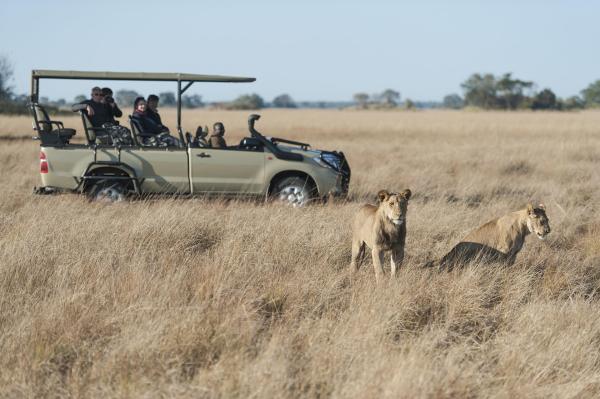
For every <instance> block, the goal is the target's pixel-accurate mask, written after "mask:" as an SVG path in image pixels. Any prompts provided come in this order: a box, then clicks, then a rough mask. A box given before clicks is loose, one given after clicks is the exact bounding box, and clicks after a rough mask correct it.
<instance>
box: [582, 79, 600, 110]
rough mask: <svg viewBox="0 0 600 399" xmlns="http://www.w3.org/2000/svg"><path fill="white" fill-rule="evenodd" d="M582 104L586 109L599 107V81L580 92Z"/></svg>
mask: <svg viewBox="0 0 600 399" xmlns="http://www.w3.org/2000/svg"><path fill="white" fill-rule="evenodd" d="M581 95H582V96H583V102H584V103H585V106H586V107H597V106H599V105H600V80H597V81H595V82H594V83H590V85H589V86H588V87H586V88H585V89H583V90H581Z"/></svg>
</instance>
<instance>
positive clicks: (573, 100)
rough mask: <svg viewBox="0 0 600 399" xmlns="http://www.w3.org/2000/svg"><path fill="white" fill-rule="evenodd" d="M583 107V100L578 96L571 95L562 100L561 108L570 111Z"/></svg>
mask: <svg viewBox="0 0 600 399" xmlns="http://www.w3.org/2000/svg"><path fill="white" fill-rule="evenodd" d="M584 107H585V102H584V101H583V99H582V98H581V97H579V96H571V97H569V98H566V99H565V100H563V101H562V109H565V110H568V111H571V110H574V109H582V108H584Z"/></svg>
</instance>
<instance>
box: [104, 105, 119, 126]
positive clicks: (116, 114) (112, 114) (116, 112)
mask: <svg viewBox="0 0 600 399" xmlns="http://www.w3.org/2000/svg"><path fill="white" fill-rule="evenodd" d="M104 105H106V107H107V108H108V112H109V114H110V119H112V122H113V123H116V122H117V121H116V120H115V117H116V118H120V117H122V116H123V111H121V110H120V109H119V106H118V105H117V103H115V107H114V108H113V107H111V105H110V104H104Z"/></svg>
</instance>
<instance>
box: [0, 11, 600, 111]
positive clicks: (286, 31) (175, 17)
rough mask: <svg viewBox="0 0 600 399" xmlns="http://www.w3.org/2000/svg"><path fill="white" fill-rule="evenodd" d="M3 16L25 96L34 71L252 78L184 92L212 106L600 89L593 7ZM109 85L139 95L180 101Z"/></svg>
mask: <svg viewBox="0 0 600 399" xmlns="http://www.w3.org/2000/svg"><path fill="white" fill-rule="evenodd" d="M89 4H93V6H91V5H89ZM0 10H1V11H0V17H1V18H2V19H1V20H2V24H0V37H1V38H2V39H1V40H0V54H4V55H6V56H8V57H9V59H10V60H11V61H12V63H13V65H14V72H15V79H14V82H13V85H14V87H15V91H17V92H19V93H25V92H28V91H29V76H30V71H31V69H75V70H113V71H147V72H188V73H205V74H212V73H214V74H229V75H242V76H254V77H256V78H257V82H256V83H253V84H241V85H232V84H204V85H201V84H196V85H194V86H193V87H192V88H191V89H190V91H189V92H190V93H197V94H200V95H202V96H203V98H204V99H205V100H206V101H216V100H226V99H231V98H233V97H235V96H237V95H239V94H243V93H250V92H256V93H258V94H260V95H261V96H263V97H264V98H265V99H266V100H271V99H272V98H273V97H274V96H276V95H278V94H281V93H284V92H287V93H289V94H290V95H291V96H292V97H293V98H294V99H296V100H350V99H351V98H352V94H353V93H356V92H359V91H365V92H367V93H375V92H380V91H382V90H384V89H386V88H393V89H396V90H398V91H400V92H401V93H402V97H403V98H411V99H413V100H441V99H442V97H443V96H444V95H446V94H448V93H452V92H458V93H460V92H461V91H460V83H461V82H462V81H464V80H465V79H466V78H467V77H468V76H469V75H470V74H471V73H473V72H491V73H494V74H500V73H503V72H513V73H514V74H515V75H516V76H517V77H519V78H522V79H527V80H533V81H535V82H536V83H537V84H538V86H539V88H544V87H550V88H552V89H553V90H554V91H555V92H556V93H557V94H558V95H559V96H562V97H566V96H570V95H574V94H578V93H579V91H580V90H581V89H583V88H585V87H586V86H587V85H588V84H589V83H590V82H592V81H594V80H596V79H600V69H599V66H600V63H599V61H600V56H599V51H598V49H599V48H600V44H599V42H598V41H599V38H600V24H599V23H598V18H599V17H600V2H594V1H584V0H574V1H566V0H565V1H558V0H555V1H553V0H547V1H541V0H537V1H536V0H530V1H526V0H523V1H474V0H472V1H469V0H462V1H433V0H429V1H418V2H417V1H414V2H409V1H378V0H371V1H329V2H326V1H313V0H305V1H301V2H285V1H266V0H264V1H261V0H254V1H175V0H171V1H166V0H162V1H146V2H118V1H111V0H105V1H97V0H96V1H81V0H79V1H66V0H53V1H28V2H24V1H13V0H8V1H6V0H5V1H3V2H2V4H1V5H0ZM46 82H48V83H46ZM98 83H100V84H102V83H103V82H98ZM93 84H94V82H87V81H75V82H67V81H44V82H42V87H41V95H42V96H49V97H50V98H55V99H56V98H59V97H63V98H66V99H67V101H71V100H72V99H73V97H74V96H75V95H77V94H86V95H88V94H89V88H90V87H91V86H92V85H93ZM111 86H112V87H113V89H118V88H121V87H127V88H131V89H135V90H137V91H139V92H141V93H143V94H148V93H150V92H160V91H165V90H173V89H174V85H172V84H171V85H170V84H165V83H162V84H156V86H149V85H147V84H140V83H135V82H115V84H111Z"/></svg>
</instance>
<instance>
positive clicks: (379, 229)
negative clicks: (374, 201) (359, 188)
mask: <svg viewBox="0 0 600 399" xmlns="http://www.w3.org/2000/svg"><path fill="white" fill-rule="evenodd" d="M410 196H411V191H410V190H409V189H406V190H404V191H403V192H402V193H399V194H398V193H389V192H387V191H386V190H381V191H379V193H377V197H378V199H379V206H375V205H371V204H366V205H363V206H362V207H361V208H360V209H359V210H358V213H357V214H356V217H355V219H354V227H353V230H352V262H351V264H350V268H351V269H352V270H353V271H357V270H358V268H359V266H360V262H361V260H362V258H363V256H364V253H365V245H366V246H368V247H369V248H371V254H372V256H373V267H374V268H375V278H376V279H377V281H379V280H380V279H381V275H382V274H383V266H382V263H383V256H384V253H385V252H387V251H391V263H392V265H391V268H392V272H391V276H392V277H394V276H395V275H396V270H397V268H398V267H400V265H401V264H402V259H404V243H405V241H406V212H407V208H408V200H409V198H410Z"/></svg>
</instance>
